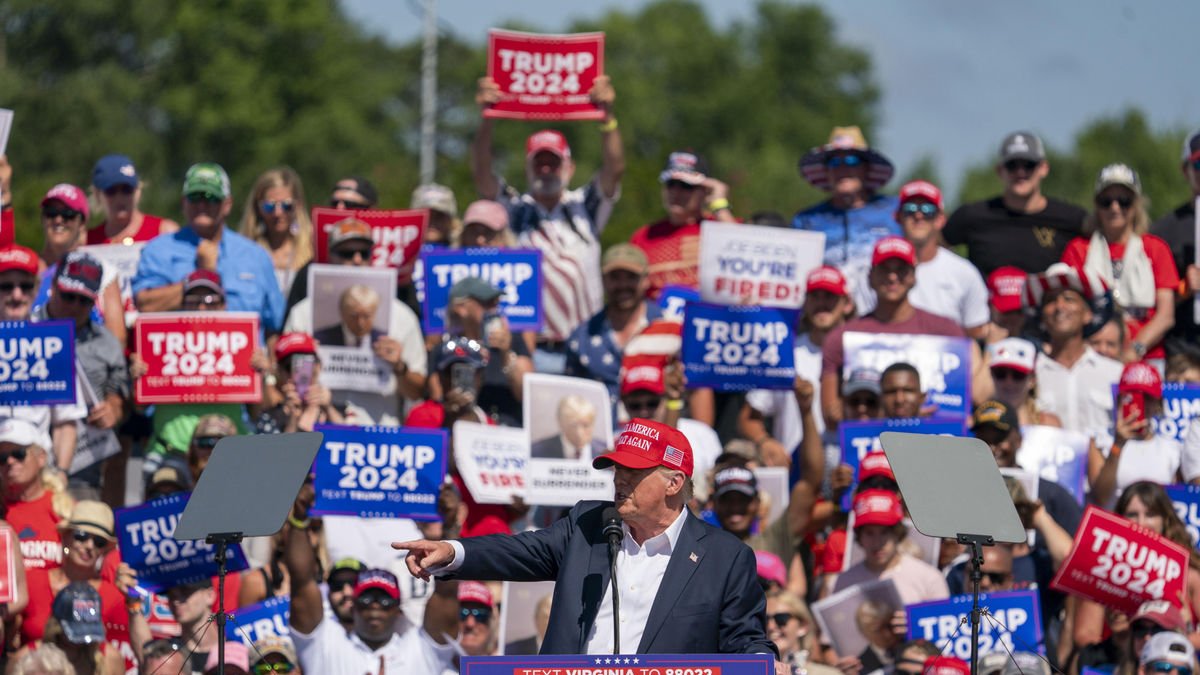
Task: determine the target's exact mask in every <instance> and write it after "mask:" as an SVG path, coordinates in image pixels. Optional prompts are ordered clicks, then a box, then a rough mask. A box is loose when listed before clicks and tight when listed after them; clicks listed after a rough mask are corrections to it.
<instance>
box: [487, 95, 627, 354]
mask: <svg viewBox="0 0 1200 675" xmlns="http://www.w3.org/2000/svg"><path fill="white" fill-rule="evenodd" d="M589 95H590V96H591V99H592V102H593V103H595V104H596V105H597V106H598V107H599V108H600V109H602V110H603V111H604V119H603V120H602V121H601V123H600V125H599V126H600V134H601V141H600V147H601V149H602V154H603V159H602V163H601V165H600V171H599V173H597V174H596V176H595V178H593V179H592V180H591V181H590V182H589V183H588V184H587V185H585V186H583V187H580V188H576V189H574V190H572V189H570V187H569V186H570V182H571V178H572V177H573V176H574V175H575V163H574V161H573V160H572V159H571V148H570V146H569V145H567V139H566V138H564V137H563V135H562V134H561V133H559V132H557V131H554V130H550V129H543V130H541V131H538V132H535V133H534V134H533V135H532V136H530V137H529V139H528V140H526V141H525V177H526V180H527V181H528V186H529V187H528V189H527V190H526V192H524V193H521V192H519V191H518V190H516V189H515V188H514V187H512V186H511V185H509V184H508V183H507V182H506V181H505V180H504V179H503V178H501V177H500V176H497V175H496V174H495V173H494V172H493V170H492V126H493V124H494V122H493V120H492V119H491V118H488V117H484V118H483V119H482V122H481V123H480V125H479V132H478V133H477V134H476V136H475V141H474V143H473V144H472V146H471V171H472V175H473V176H474V179H475V188H476V189H477V190H478V191H479V195H480V197H483V198H484V199H494V200H496V201H498V202H500V203H502V204H504V205H505V206H507V207H508V213H509V224H510V226H511V227H512V230H513V232H514V233H515V234H516V235H517V237H518V239H519V241H520V243H521V245H522V246H528V247H533V248H537V249H539V250H541V252H542V276H543V280H544V281H543V285H542V308H543V312H544V315H545V318H546V322H545V327H544V328H543V329H542V333H541V335H539V336H538V344H537V351H536V352H535V353H534V367H535V369H536V370H537V371H538V372H542V373H547V372H548V373H559V374H561V373H562V372H563V369H564V367H565V365H566V354H565V351H564V350H565V347H566V340H567V338H568V337H569V336H570V335H571V332H572V331H573V330H574V329H575V327H576V326H578V325H579V324H581V323H583V322H584V321H587V320H588V318H589V317H591V316H592V315H593V314H595V313H596V312H598V311H600V309H601V308H602V307H603V306H604V293H603V290H602V288H601V285H600V232H601V231H602V230H603V229H604V226H605V225H607V224H608V218H609V216H610V215H611V214H612V207H613V203H615V202H616V200H617V198H618V197H619V196H620V190H621V174H623V173H624V172H625V152H624V150H623V149H622V147H621V135H620V132H618V131H617V119H616V117H614V116H613V112H612V103H613V100H614V98H615V97H616V95H615V93H614V92H613V88H612V84H611V82H610V81H609V79H608V77H607V76H601V77H598V78H596V81H595V84H594V85H593V86H592V90H591V91H590V92H589ZM475 100H476V102H478V103H479V105H480V107H481V108H482V109H485V110H486V109H487V108H488V107H489V106H491V105H493V104H495V103H497V102H498V101H499V100H500V88H499V87H498V86H497V85H496V82H495V81H494V80H492V79H491V78H489V77H485V78H482V79H481V80H480V81H479V92H478V93H477V94H476V97H475Z"/></svg>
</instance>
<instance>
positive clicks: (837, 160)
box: [825, 155, 863, 169]
mask: <svg viewBox="0 0 1200 675" xmlns="http://www.w3.org/2000/svg"><path fill="white" fill-rule="evenodd" d="M862 163H863V158H862V157H859V156H858V155H834V156H833V157H830V158H829V159H827V160H825V166H827V167H828V168H830V169H836V168H838V167H839V166H845V167H850V168H853V167H856V166H858V165H859V164H862Z"/></svg>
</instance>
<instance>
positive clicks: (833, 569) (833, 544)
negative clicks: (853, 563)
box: [820, 528, 847, 574]
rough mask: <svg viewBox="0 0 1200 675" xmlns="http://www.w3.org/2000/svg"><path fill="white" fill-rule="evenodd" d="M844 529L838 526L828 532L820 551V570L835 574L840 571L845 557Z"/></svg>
mask: <svg viewBox="0 0 1200 675" xmlns="http://www.w3.org/2000/svg"><path fill="white" fill-rule="evenodd" d="M846 539H847V537H846V529H845V528H838V529H836V530H834V531H832V532H830V533H829V537H828V538H827V539H826V540H825V549H824V550H823V551H821V560H820V562H821V572H822V573H823V574H837V573H839V572H841V571H842V565H843V564H845V559H846Z"/></svg>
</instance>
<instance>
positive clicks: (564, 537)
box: [392, 419, 782, 672]
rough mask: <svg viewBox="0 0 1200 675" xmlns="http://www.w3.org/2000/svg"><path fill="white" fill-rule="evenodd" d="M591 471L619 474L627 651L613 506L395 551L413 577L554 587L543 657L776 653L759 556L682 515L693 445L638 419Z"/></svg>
mask: <svg viewBox="0 0 1200 675" xmlns="http://www.w3.org/2000/svg"><path fill="white" fill-rule="evenodd" d="M593 466H595V467H596V468H598V469H606V468H608V467H610V466H611V467H614V475H613V485H614V497H615V499H614V502H613V503H615V505H616V508H617V511H618V513H619V514H620V516H621V518H622V519H623V523H622V525H621V529H622V531H623V533H624V538H623V540H622V544H621V550H620V552H619V553H618V555H617V561H616V566H617V577H618V580H619V581H620V586H621V588H623V589H624V592H622V594H621V631H620V633H621V635H620V644H619V645H614V642H615V640H614V635H613V611H612V590H611V587H610V583H609V551H608V542H607V540H606V538H605V536H604V532H603V530H604V526H605V523H604V521H603V511H604V509H605V508H606V507H608V506H610V503H608V502H580V503H579V504H577V505H575V507H574V508H572V509H571V511H570V513H569V514H568V515H567V516H566V517H565V518H562V519H560V520H558V521H557V522H556V523H554V524H553V525H552V526H550V527H549V528H546V529H544V530H537V531H533V532H523V533H521V534H518V535H491V536H485V537H472V538H469V539H463V540H461V541H455V540H450V541H428V540H422V541H408V542H397V543H395V544H392V547H393V548H396V549H402V550H407V551H408V555H407V556H406V558H405V562H406V563H407V565H408V569H409V571H410V572H411V573H412V574H413V575H414V576H418V577H422V578H428V577H429V576H430V575H433V574H437V575H445V576H454V577H457V578H462V579H479V580H500V579H504V580H510V581H544V580H554V581H555V584H554V600H553V602H552V605H551V609H550V615H551V620H550V627H549V629H548V630H547V632H546V637H545V640H544V641H543V643H542V648H541V653H542V654H585V653H586V654H612V653H613V652H614V647H617V648H618V650H619V651H620V652H621V653H635V652H636V653H639V654H689V653H692V654H697V653H763V654H775V653H776V649H775V646H774V644H773V643H772V642H771V641H770V640H769V639H767V636H766V634H765V632H764V625H765V609H766V599H765V597H764V596H763V591H762V588H761V587H760V586H759V584H758V578H757V576H756V571H755V570H756V566H755V559H754V552H753V551H751V550H750V549H749V548H748V547H747V546H746V545H745V544H743V543H741V542H740V541H738V540H737V539H736V538H735V537H733V536H732V535H730V534H728V533H726V532H722V531H721V530H718V529H716V528H714V527H712V526H710V525H708V524H706V523H704V522H703V521H701V520H700V519H698V518H696V517H695V516H693V515H692V514H691V512H690V511H688V510H687V508H686V503H687V501H688V500H689V499H690V497H691V475H692V466H693V459H692V448H691V445H690V444H689V443H688V440H687V438H686V437H684V435H683V434H682V433H680V432H679V431H678V430H676V429H674V428H671V427H668V426H666V425H664V424H659V423H658V422H654V421H651V420H644V419H634V420H632V421H630V422H629V424H627V425H626V426H625V428H624V429H622V431H621V434H620V436H619V437H618V438H617V440H616V442H615V443H614V449H613V451H612V452H609V453H606V454H604V455H601V456H600V457H597V458H596V459H595V460H594V461H593ZM776 664H777V668H776V670H777V672H782V671H780V669H779V665H778V662H776Z"/></svg>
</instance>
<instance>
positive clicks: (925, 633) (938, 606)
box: [904, 591, 1046, 661]
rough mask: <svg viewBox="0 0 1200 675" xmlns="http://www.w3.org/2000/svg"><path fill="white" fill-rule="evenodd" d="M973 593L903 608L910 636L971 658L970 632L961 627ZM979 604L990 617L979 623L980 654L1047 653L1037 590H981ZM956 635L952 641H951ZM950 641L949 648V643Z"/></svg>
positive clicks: (912, 638) (958, 655)
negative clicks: (1043, 641)
mask: <svg viewBox="0 0 1200 675" xmlns="http://www.w3.org/2000/svg"><path fill="white" fill-rule="evenodd" d="M971 600H972V598H971V596H970V595H956V596H954V597H952V598H949V599H947V600H937V601H934V602H923V603H920V604H916V605H909V606H907V607H905V608H904V611H905V614H907V616H908V639H909V640H918V639H921V640H929V641H930V642H932V643H933V644H935V645H937V646H938V647H940V648H941V649H942V653H944V654H949V655H953V656H957V657H958V658H960V659H963V660H965V661H969V660H970V658H971V632H970V631H969V630H962V628H961V626H965V625H966V624H964V623H963V619H964V618H965V617H966V616H967V614H969V613H970V611H971ZM979 604H980V605H983V606H986V607H987V608H988V614H989V616H987V617H984V618H983V620H982V621H981V622H980V624H979V629H980V630H979V655H980V656H983V655H984V654H991V653H992V652H1002V653H1005V654H1007V653H1010V652H1016V651H1031V650H1033V649H1037V651H1038V653H1040V654H1045V653H1046V647H1045V645H1043V644H1042V623H1041V616H1042V613H1041V610H1040V609H1039V608H1038V596H1037V591H1006V592H999V593H982V594H980V596H979ZM951 638H953V641H951ZM947 642H950V649H949V651H947V650H946V643H947Z"/></svg>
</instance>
